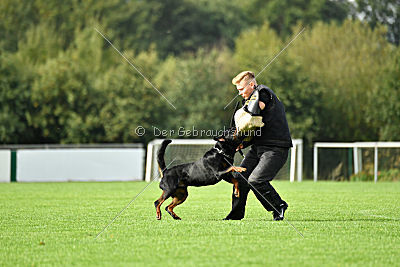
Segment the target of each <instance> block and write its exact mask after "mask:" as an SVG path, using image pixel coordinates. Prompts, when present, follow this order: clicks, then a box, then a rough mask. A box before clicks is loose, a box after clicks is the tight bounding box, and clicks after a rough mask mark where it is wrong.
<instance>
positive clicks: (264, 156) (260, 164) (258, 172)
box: [227, 145, 289, 219]
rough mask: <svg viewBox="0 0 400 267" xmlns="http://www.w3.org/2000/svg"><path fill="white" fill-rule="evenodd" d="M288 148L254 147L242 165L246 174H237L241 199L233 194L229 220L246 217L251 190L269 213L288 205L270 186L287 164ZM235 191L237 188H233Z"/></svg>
mask: <svg viewBox="0 0 400 267" xmlns="http://www.w3.org/2000/svg"><path fill="white" fill-rule="evenodd" d="M288 151H289V149H288V148H281V147H270V146H255V145H253V146H252V147H251V149H250V151H249V152H247V154H246V157H245V158H244V159H243V161H242V163H241V164H240V166H241V167H244V168H246V171H245V172H242V173H235V174H234V175H235V178H236V179H237V180H238V181H239V198H237V197H235V194H234V193H232V210H231V212H230V213H229V214H228V216H227V218H230V219H242V218H243V217H244V212H245V207H246V201H247V195H248V194H249V191H250V189H251V190H252V191H253V192H254V194H255V195H256V197H257V199H258V200H259V201H260V202H261V204H262V205H263V206H264V208H265V209H266V210H267V211H273V210H275V209H274V207H275V208H276V209H278V207H280V206H281V205H287V204H286V202H285V201H283V200H282V199H281V197H280V196H279V194H278V193H277V192H276V190H275V189H274V188H273V187H272V185H271V184H270V181H271V180H272V179H274V177H275V175H276V174H277V173H278V171H279V170H280V169H281V168H282V167H283V165H284V164H285V162H286V160H287V157H288ZM233 190H235V188H233ZM271 205H272V206H273V207H272V206H271Z"/></svg>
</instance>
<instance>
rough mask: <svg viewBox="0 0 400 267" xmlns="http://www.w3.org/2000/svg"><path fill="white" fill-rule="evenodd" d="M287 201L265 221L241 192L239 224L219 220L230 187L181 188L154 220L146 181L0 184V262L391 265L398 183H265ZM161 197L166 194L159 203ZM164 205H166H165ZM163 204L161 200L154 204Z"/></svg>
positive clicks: (398, 231)
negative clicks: (185, 191)
mask: <svg viewBox="0 0 400 267" xmlns="http://www.w3.org/2000/svg"><path fill="white" fill-rule="evenodd" d="M273 184H274V185H275V187H276V188H277V190H278V192H280V193H281V195H282V197H283V198H284V199H285V200H286V201H287V202H288V203H289V209H288V210H287V216H286V218H287V219H288V220H289V221H290V222H291V223H292V224H293V225H294V226H295V227H296V228H297V229H298V230H299V231H300V232H301V233H303V235H304V238H302V237H301V236H300V235H299V234H298V233H296V231H294V229H293V228H292V227H291V226H290V225H289V224H288V223H286V222H285V221H281V222H274V221H272V216H271V215H270V214H269V213H266V212H265V211H264V210H263V208H262V207H261V205H260V204H259V203H258V201H257V200H256V198H255V197H254V195H253V194H252V193H251V194H250V197H249V201H248V206H247V213H246V217H245V219H244V220H242V221H222V220H221V219H222V218H223V217H224V216H225V215H226V214H227V213H228V212H229V210H230V198H231V197H230V194H231V185H229V184H227V183H224V182H221V183H219V184H217V185H215V186H209V187H201V188H189V197H188V199H187V201H186V202H185V203H183V204H182V205H181V206H178V207H177V208H176V209H175V211H176V213H177V214H178V215H179V216H181V217H182V221H174V220H173V219H172V218H171V217H170V216H169V215H168V214H167V213H166V212H165V210H164V209H163V211H164V212H163V219H162V220H161V221H157V220H156V219H155V210H154V207H153V201H154V200H155V199H156V198H158V197H159V195H160V193H161V190H160V189H159V188H158V184H157V183H153V184H151V185H150V186H149V187H148V189H147V190H146V191H145V192H144V193H143V194H141V195H140V196H139V197H138V198H137V199H136V200H135V201H134V202H133V204H132V205H131V206H130V207H129V208H128V209H127V210H125V212H124V213H123V214H122V215H121V216H120V217H119V218H117V219H116V220H115V222H114V223H113V224H112V225H111V226H110V227H109V228H108V229H107V230H106V231H105V232H104V233H103V234H102V235H100V237H99V238H97V239H95V236H96V235H97V233H99V232H100V231H101V230H102V228H103V227H104V226H105V225H107V224H108V223H109V222H110V221H111V219H112V218H113V217H114V216H115V215H116V214H117V213H118V212H119V211H120V210H121V209H122V208H124V206H126V205H127V204H128V203H129V201H131V200H132V199H133V197H134V196H135V195H136V194H138V193H139V192H140V191H141V190H142V189H143V188H144V187H145V186H146V183H144V182H126V183H35V184H24V183H11V184H0V192H1V195H0V214H1V224H0V265H1V266H14V265H22V266H38V265H78V266H86V265H91V266H97V265H108V266H109V265H113V266H114V265H116V266H127V265H138V266H139V265H143V266H144V265H146V266H172V265H183V266H189V265H192V266H243V265H254V266H256V265H264V266H265V265H334V266H341V265H360V266H361V265H375V266H382V265H388V266H389V265H392V266H393V265H398V264H399V263H400V209H399V206H400V205H399V204H400V183H378V184H374V183H361V182H359V183H355V182H354V183H349V182H318V183H313V182H303V183H293V184H291V183H289V182H280V181H277V182H274V183H273ZM168 203H169V201H168ZM168 203H167V204H168ZM164 206H165V205H164Z"/></svg>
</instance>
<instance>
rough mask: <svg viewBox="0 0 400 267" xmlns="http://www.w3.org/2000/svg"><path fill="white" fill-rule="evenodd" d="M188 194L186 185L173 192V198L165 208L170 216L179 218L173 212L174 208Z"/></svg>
mask: <svg viewBox="0 0 400 267" xmlns="http://www.w3.org/2000/svg"><path fill="white" fill-rule="evenodd" d="M187 196H188V191H187V187H180V188H178V189H177V190H176V191H175V193H174V198H173V199H172V202H171V204H169V205H168V206H167V207H166V208H165V210H166V211H167V212H168V213H169V215H171V216H172V218H174V219H175V220H180V219H181V218H180V217H179V216H178V215H176V213H175V212H174V208H175V207H176V206H178V205H179V204H182V203H183V202H184V201H185V200H186V198H187Z"/></svg>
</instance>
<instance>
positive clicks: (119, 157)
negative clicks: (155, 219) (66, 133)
mask: <svg viewBox="0 0 400 267" xmlns="http://www.w3.org/2000/svg"><path fill="white" fill-rule="evenodd" d="M11 150H13V151H16V152H13V153H14V155H15V156H14V159H13V157H12V156H11V157H10V154H11ZM0 151H1V152H2V153H0V181H2V182H9V181H10V180H11V181H17V182H66V181H135V180H138V181H141V180H143V171H144V169H143V168H144V157H145V151H144V149H143V148H142V145H137V144H130V145H125V144H122V145H81V146H68V145H53V146H52V145H47V146H42V145H32V146H23V147H21V146H14V147H10V149H9V150H0ZM10 158H11V160H10ZM13 161H14V162H13ZM10 166H11V167H10ZM13 166H14V168H13Z"/></svg>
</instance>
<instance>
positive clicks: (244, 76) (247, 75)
mask: <svg viewBox="0 0 400 267" xmlns="http://www.w3.org/2000/svg"><path fill="white" fill-rule="evenodd" d="M242 80H244V81H246V82H247V81H248V82H249V83H250V82H251V81H250V80H254V83H255V84H257V82H256V79H255V75H254V72H252V71H249V70H246V71H242V72H241V73H239V74H238V75H236V77H235V78H233V79H232V83H233V84H234V85H236V84H239V83H240V82H241V81H242Z"/></svg>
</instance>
